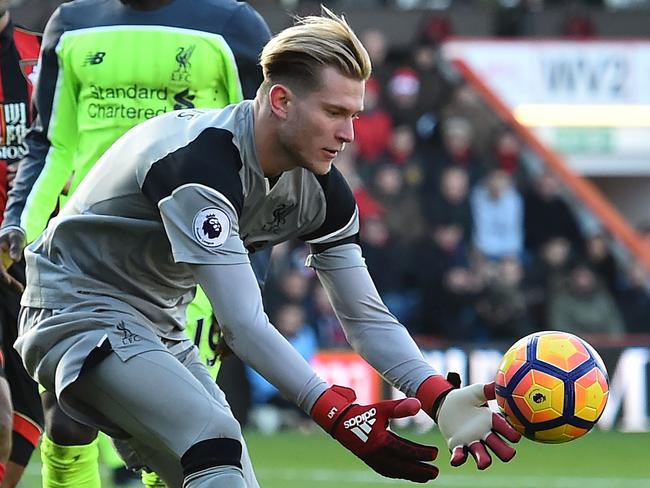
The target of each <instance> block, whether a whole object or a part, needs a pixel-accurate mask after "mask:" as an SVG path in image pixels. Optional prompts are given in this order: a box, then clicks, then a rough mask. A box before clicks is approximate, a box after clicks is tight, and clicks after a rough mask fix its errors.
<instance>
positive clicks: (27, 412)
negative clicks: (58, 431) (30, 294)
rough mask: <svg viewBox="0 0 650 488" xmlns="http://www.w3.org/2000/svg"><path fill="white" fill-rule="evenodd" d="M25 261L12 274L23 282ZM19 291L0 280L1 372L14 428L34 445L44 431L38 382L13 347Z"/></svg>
mask: <svg viewBox="0 0 650 488" xmlns="http://www.w3.org/2000/svg"><path fill="white" fill-rule="evenodd" d="M24 263H25V261H24V260H22V261H21V262H19V263H15V264H14V265H13V266H12V267H11V268H10V270H9V272H10V273H11V275H12V276H13V277H14V278H16V279H17V280H18V281H20V282H21V283H25V264H24ZM19 311H20V293H18V292H17V291H15V290H13V289H12V288H10V287H9V286H8V285H7V284H5V283H4V281H2V280H0V347H1V349H2V354H3V356H4V375H5V377H6V378H7V382H8V383H9V389H10V390H11V400H12V402H13V406H14V431H15V432H17V433H18V434H20V435H21V436H22V437H25V438H26V439H27V440H28V441H29V442H30V443H33V444H35V443H36V442H37V441H38V436H39V435H40V432H41V431H42V430H43V408H42V407H41V399H40V395H39V393H38V384H37V383H36V382H35V381H34V380H33V379H32V378H31V377H30V376H29V375H28V374H27V371H25V367H24V366H23V362H22V360H21V358H20V356H19V355H18V353H17V352H16V350H15V349H14V347H13V346H14V342H15V341H16V337H17V335H18V313H19Z"/></svg>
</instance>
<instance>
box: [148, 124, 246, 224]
mask: <svg viewBox="0 0 650 488" xmlns="http://www.w3.org/2000/svg"><path fill="white" fill-rule="evenodd" d="M241 167H242V161H241V156H240V154H239V151H238V150H237V148H236V147H235V145H234V144H233V141H232V134H231V133H230V132H228V131H227V130H224V129H217V128H214V127H211V128H209V129H206V130H204V131H203V132H201V134H200V135H199V136H198V137H197V138H196V139H194V140H193V141H192V142H190V143H189V144H187V145H186V146H183V147H181V148H179V149H177V150H176V151H174V152H172V153H170V154H168V155H167V156H165V157H164V158H162V159H160V160H158V161H156V162H155V163H153V165H152V166H151V168H150V169H149V172H148V173H147V175H146V177H145V179H144V183H143V185H142V192H143V193H144V194H145V195H146V196H147V198H149V200H151V201H152V202H153V203H154V204H158V202H159V201H160V200H162V199H163V198H166V197H168V196H169V195H171V194H172V192H173V191H174V190H175V189H176V188H178V187H180V186H182V185H187V184H190V183H198V184H201V185H205V186H208V187H210V188H213V189H215V190H216V191H218V192H219V193H221V194H222V195H224V196H225V197H226V198H227V199H228V200H229V201H230V203H232V205H233V207H235V210H236V211H237V215H238V216H239V215H241V210H242V208H243V206H244V193H243V189H242V183H241V179H240V177H239V170H240V169H241Z"/></svg>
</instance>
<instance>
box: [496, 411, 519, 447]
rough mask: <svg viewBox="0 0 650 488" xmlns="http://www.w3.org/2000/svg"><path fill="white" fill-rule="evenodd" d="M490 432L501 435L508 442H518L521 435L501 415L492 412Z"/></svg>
mask: <svg viewBox="0 0 650 488" xmlns="http://www.w3.org/2000/svg"><path fill="white" fill-rule="evenodd" d="M492 430H494V432H496V433H498V434H501V435H502V436H503V437H505V438H506V439H508V440H509V441H510V442H519V440H520V439H521V434H520V433H519V432H517V431H516V430H515V429H514V427H512V425H510V424H509V423H508V421H507V420H506V419H505V418H503V416H502V415H499V414H498V413H494V412H493V413H492Z"/></svg>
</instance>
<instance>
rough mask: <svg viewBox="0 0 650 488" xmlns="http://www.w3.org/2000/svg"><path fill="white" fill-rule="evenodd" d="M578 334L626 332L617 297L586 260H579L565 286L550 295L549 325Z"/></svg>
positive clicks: (616, 333) (617, 333)
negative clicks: (616, 300)
mask: <svg viewBox="0 0 650 488" xmlns="http://www.w3.org/2000/svg"><path fill="white" fill-rule="evenodd" d="M547 328H550V329H556V330H561V331H564V332H571V333H573V334H577V335H588V334H608V335H620V334H623V333H624V332H625V326H624V324H623V318H622V317H621V313H620V311H619V309H618V307H617V306H616V303H615V301H614V298H613V297H612V295H611V294H610V293H609V291H608V290H607V287H606V286H605V284H604V283H602V281H600V280H599V279H598V277H597V276H596V274H595V273H594V272H593V271H592V270H591V269H590V268H589V266H587V265H586V264H584V263H580V262H578V263H576V264H575V265H574V266H573V267H572V269H571V272H570V274H569V277H568V279H567V280H566V281H565V283H564V285H563V286H559V287H557V288H556V289H555V290H554V291H553V292H552V293H551V295H550V297H549V307H548V327H547Z"/></svg>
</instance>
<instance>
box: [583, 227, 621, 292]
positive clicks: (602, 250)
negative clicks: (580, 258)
mask: <svg viewBox="0 0 650 488" xmlns="http://www.w3.org/2000/svg"><path fill="white" fill-rule="evenodd" d="M584 258H585V261H586V264H587V265H589V267H590V268H591V269H592V270H593V271H594V272H595V273H596V274H597V275H598V277H599V278H600V279H601V280H603V281H604V283H605V285H607V289H608V290H609V292H610V293H611V294H612V295H614V296H616V295H617V293H618V289H619V271H618V264H617V263H616V259H614V256H613V255H612V253H611V251H610V250H609V242H608V240H607V236H606V235H605V233H603V232H599V233H596V234H593V235H591V236H588V237H587V240H586V242H585V252H584Z"/></svg>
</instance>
